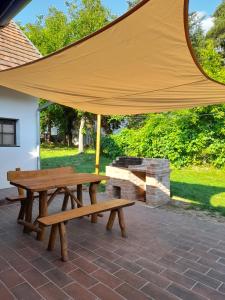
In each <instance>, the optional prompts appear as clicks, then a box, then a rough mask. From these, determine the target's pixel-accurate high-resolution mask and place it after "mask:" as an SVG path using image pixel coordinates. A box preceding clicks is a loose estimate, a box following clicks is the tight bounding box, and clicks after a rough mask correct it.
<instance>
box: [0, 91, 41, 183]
mask: <svg viewBox="0 0 225 300" xmlns="http://www.w3.org/2000/svg"><path fill="white" fill-rule="evenodd" d="M37 108H38V102H37V99H36V98H34V97H31V96H28V95H25V94H22V93H18V92H16V91H14V90H10V89H6V88H2V87H0V118H9V119H18V120H19V121H18V122H17V143H18V146H17V147H1V146H0V189H2V188H7V187H10V185H9V183H8V182H7V179H6V173H7V171H9V170H14V169H15V168H16V167H20V168H21V169H22V170H32V169H37V166H38V155H39V151H38V149H39V138H38V129H37V126H38V122H37Z"/></svg>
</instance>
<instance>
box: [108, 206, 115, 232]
mask: <svg viewBox="0 0 225 300" xmlns="http://www.w3.org/2000/svg"><path fill="white" fill-rule="evenodd" d="M116 213H117V211H116V210H111V212H110V215H109V220H108V223H107V225H106V229H107V230H111V229H112V227H113V224H114V221H115V218H116Z"/></svg>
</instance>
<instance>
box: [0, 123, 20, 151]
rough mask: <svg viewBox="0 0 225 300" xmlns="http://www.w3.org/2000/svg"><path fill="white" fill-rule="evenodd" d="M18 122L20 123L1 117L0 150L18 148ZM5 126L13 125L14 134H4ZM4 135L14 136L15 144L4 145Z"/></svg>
mask: <svg viewBox="0 0 225 300" xmlns="http://www.w3.org/2000/svg"><path fill="white" fill-rule="evenodd" d="M17 121H18V120H17V119H10V118H1V117H0V148H1V147H18V145H17V128H16V127H17V126H16V124H17ZM3 125H13V128H14V132H13V133H4V131H3ZM4 135H13V137H14V144H3V137H4Z"/></svg>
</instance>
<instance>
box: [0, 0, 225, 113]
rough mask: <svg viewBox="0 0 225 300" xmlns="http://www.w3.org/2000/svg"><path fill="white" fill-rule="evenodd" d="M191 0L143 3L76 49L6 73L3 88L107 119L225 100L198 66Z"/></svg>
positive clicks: (0, 78) (1, 75)
mask: <svg viewBox="0 0 225 300" xmlns="http://www.w3.org/2000/svg"><path fill="white" fill-rule="evenodd" d="M188 4H189V0H167V1H165V0H142V1H141V2H140V3H139V4H138V5H137V6H136V7H134V8H133V9H131V10H130V11H129V12H127V13H126V14H125V15H123V16H121V17H120V18H118V19H117V20H115V21H113V22H112V23H110V24H108V25H107V26H106V27H104V28H102V29H101V30H99V31H97V32H95V33H93V34H91V35H90V36H88V37H85V38H83V39H82V40H80V41H78V42H75V43H74V44H71V45H70V46H68V47H66V48H64V49H62V50H60V51H58V52H56V53H53V54H51V55H49V56H45V57H44V58H41V59H39V60H37V61H35V62H33V63H28V64H26V65H23V66H19V67H16V68H13V69H10V70H3V71H1V72H0V85H2V86H5V87H8V88H11V89H14V90H16V91H20V92H23V93H26V94H29V95H32V96H35V97H38V98H44V99H47V100H52V101H54V102H56V103H59V104H63V105H66V106H70V107H74V108H77V109H80V110H83V111H88V112H92V113H97V114H104V115H116V114H118V115H123V114H141V113H150V112H162V111H171V110H175V109H183V108H191V107H196V106H202V105H211V104H219V103H224V102H225V86H224V85H223V84H219V83H218V82H216V81H213V80H212V79H210V78H209V77H208V76H207V75H206V74H205V73H204V71H203V70H202V68H201V66H200V65H199V64H198V62H197V60H196V58H195V55H194V53H193V49H192V46H191V43H190V39H189V32H188Z"/></svg>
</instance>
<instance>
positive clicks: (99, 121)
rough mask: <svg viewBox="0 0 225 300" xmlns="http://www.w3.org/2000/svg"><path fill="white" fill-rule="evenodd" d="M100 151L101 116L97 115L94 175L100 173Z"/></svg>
mask: <svg viewBox="0 0 225 300" xmlns="http://www.w3.org/2000/svg"><path fill="white" fill-rule="evenodd" d="M100 149H101V115H97V137H96V159H95V173H96V174H99V172H100Z"/></svg>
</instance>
